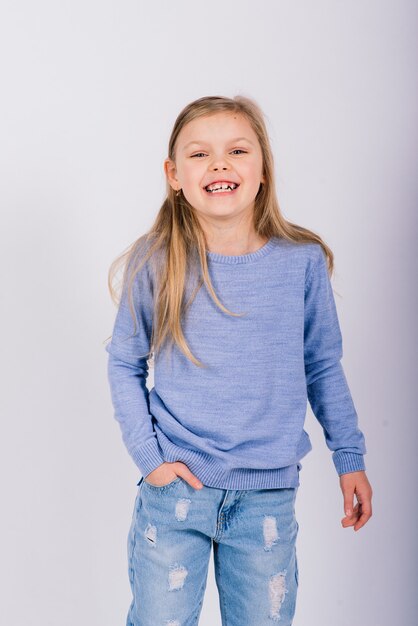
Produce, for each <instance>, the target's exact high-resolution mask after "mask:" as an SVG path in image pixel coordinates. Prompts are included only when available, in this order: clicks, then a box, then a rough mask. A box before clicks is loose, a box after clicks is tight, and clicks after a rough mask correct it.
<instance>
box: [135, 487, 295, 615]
mask: <svg viewBox="0 0 418 626" xmlns="http://www.w3.org/2000/svg"><path fill="white" fill-rule="evenodd" d="M297 490H298V487H291V488H280V489H260V490H257V489H250V490H231V489H217V488H214V487H206V486H204V487H203V488H202V489H194V488H193V487H192V486H191V485H189V484H188V483H187V482H186V481H185V480H184V479H183V478H181V477H179V476H178V477H177V478H176V479H175V480H173V481H172V482H171V483H169V484H168V485H164V486H163V487H156V486H154V485H151V484H150V483H148V482H146V481H145V480H144V478H141V480H140V481H139V483H138V491H137V496H136V499H135V506H134V512H133V516H132V523H131V527H130V530H129V535H128V542H127V543H128V562H129V580H130V584H131V589H132V594H133V600H132V603H131V606H130V608H129V612H128V617H127V621H126V626H197V624H198V623H199V616H200V613H201V609H202V604H203V597H204V592H205V588H206V582H207V573H208V565H209V559H210V552H211V546H212V542H213V550H214V565H215V579H216V585H217V588H218V593H219V604H220V612H221V617H222V625H223V626H273V624H274V622H277V623H278V626H291V624H292V620H293V616H294V613H295V608H296V595H297V588H298V564H297V557H296V538H297V534H298V529H299V525H298V523H297V521H296V517H295V500H296V493H297Z"/></svg>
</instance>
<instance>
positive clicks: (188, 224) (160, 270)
mask: <svg viewBox="0 0 418 626" xmlns="http://www.w3.org/2000/svg"><path fill="white" fill-rule="evenodd" d="M219 112H229V113H238V114H241V115H243V116H245V117H246V119H247V120H248V122H249V123H250V124H251V126H252V128H253V130H254V132H255V133H256V135H257V137H258V141H259V143H260V147H261V151H262V155H263V174H264V177H265V182H264V183H263V184H261V185H260V189H259V191H258V193H257V196H256V198H255V206H254V227H255V230H256V232H257V233H258V235H259V236H260V237H262V238H271V237H281V238H284V239H287V240H288V241H292V242H295V243H313V242H316V243H319V244H320V245H321V246H322V248H323V250H324V253H325V255H326V258H327V263H328V271H329V274H330V275H331V274H332V272H333V267H334V256H333V253H332V251H331V249H330V248H329V247H328V245H327V244H326V243H325V242H324V241H323V240H322V239H321V237H320V236H319V235H317V234H316V233H314V232H313V231H311V230H308V229H307V228H304V227H302V226H299V225H297V224H293V223H291V222H289V221H287V220H286V219H285V218H284V217H283V215H282V214H281V211H280V207H279V203H278V200H277V194H276V187H275V180H274V160H273V154H272V150H271V146H270V140H269V137H268V133H267V129H266V125H265V122H264V116H263V112H262V111H261V109H260V107H259V106H258V105H257V104H256V102H255V101H254V100H252V99H251V98H248V97H246V96H242V95H237V96H235V97H234V98H227V97H223V96H207V97H203V98H199V99H198V100H195V101H193V102H191V103H190V104H188V105H187V106H186V107H185V108H184V109H183V110H182V111H181V112H180V114H179V115H178V117H177V119H176V121H175V123H174V127H173V130H172V133H171V136H170V140H169V145H168V157H169V158H170V159H171V160H172V161H173V162H174V163H175V155H176V142H177V138H178V136H179V133H180V132H181V130H182V128H184V126H185V125H186V124H188V123H189V122H191V121H192V120H195V119H197V118H199V117H203V116H207V115H212V114H215V113H219ZM166 185H167V196H166V198H165V200H164V202H163V204H162V206H161V208H160V210H159V212H158V215H157V217H156V219H155V222H154V224H153V225H152V227H151V229H150V230H149V231H148V232H147V233H146V234H145V235H142V236H141V237H139V239H137V240H135V241H134V242H133V243H132V244H131V245H130V246H129V247H128V249H127V250H125V251H124V252H123V253H122V254H121V255H120V256H119V257H117V258H116V259H115V260H114V261H113V263H112V264H111V266H110V269H109V274H108V286H109V291H110V295H111V298H112V300H113V302H114V303H115V304H117V305H118V304H119V303H120V293H121V292H122V291H123V290H124V288H125V287H126V288H127V294H128V302H129V308H130V312H131V315H132V318H133V320H134V328H135V329H136V315H135V308H134V303H133V296H132V288H133V284H134V281H135V276H136V274H137V273H138V272H139V271H140V270H141V268H142V267H143V265H144V264H145V263H146V262H147V261H148V259H151V261H153V260H156V261H157V262H156V263H155V264H154V265H153V267H154V280H155V285H156V286H155V287H154V292H153V298H154V313H153V324H152V334H151V339H150V351H149V353H148V354H149V358H151V356H152V353H154V356H155V354H157V353H158V352H159V351H160V350H161V348H162V346H163V344H164V342H165V341H166V340H170V344H171V346H172V345H173V344H174V343H175V344H177V346H178V348H179V349H180V350H181V351H182V352H183V354H184V355H185V356H186V357H187V358H188V359H190V360H191V361H192V362H193V363H194V364H195V365H197V366H198V367H202V366H204V365H203V364H202V363H201V362H200V361H199V360H198V359H196V357H195V356H194V355H193V354H192V352H191V350H190V348H189V346H188V344H187V342H186V339H185V337H184V334H183V331H182V326H181V321H182V315H183V313H184V312H185V311H186V309H187V307H188V306H190V304H191V303H192V301H193V299H194V297H195V295H196V293H197V291H198V289H200V287H201V286H202V284H205V285H206V288H207V290H208V292H209V294H210V295H211V296H212V298H213V300H214V302H215V303H216V305H217V306H218V307H219V308H220V309H221V310H222V311H223V312H224V313H226V314H227V315H233V316H237V315H241V314H239V313H238V314H237V313H233V312H232V311H229V310H228V309H227V308H226V307H224V305H223V304H222V303H221V302H220V301H219V299H218V297H217V295H216V293H215V291H214V289H213V286H212V283H211V280H210V276H209V272H208V264H207V258H206V250H207V241H206V237H205V233H204V231H203V229H202V228H201V226H200V223H199V221H198V219H197V217H196V213H195V211H194V209H193V207H192V206H191V205H190V204H189V202H188V201H187V200H186V198H185V196H184V194H183V192H182V191H181V193H180V195H176V192H175V191H174V190H173V188H172V187H171V185H170V184H169V182H168V180H167V181H166ZM144 251H145V254H143V253H144ZM120 267H123V268H124V271H123V279H122V290H121V291H120V292H119V291H117V290H116V288H115V286H114V281H115V275H116V273H117V272H118V270H119V269H120ZM128 268H129V271H128ZM199 270H200V272H199ZM188 272H197V274H196V275H197V276H198V283H197V285H196V289H195V290H194V292H193V293H192V295H191V297H190V298H189V300H188V302H185V286H186V282H187V281H186V278H187V274H188ZM134 332H135V330H134Z"/></svg>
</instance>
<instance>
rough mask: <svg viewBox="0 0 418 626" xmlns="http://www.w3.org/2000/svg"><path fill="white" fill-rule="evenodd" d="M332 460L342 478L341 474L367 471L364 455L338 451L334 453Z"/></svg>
mask: <svg viewBox="0 0 418 626" xmlns="http://www.w3.org/2000/svg"><path fill="white" fill-rule="evenodd" d="M332 460H333V461H334V465H335V469H336V470H337V472H338V474H339V476H341V474H348V473H349V472H359V471H362V470H365V469H366V466H365V464H364V455H363V454H356V453H354V452H344V450H337V451H336V452H334V453H333V455H332Z"/></svg>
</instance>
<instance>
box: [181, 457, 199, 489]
mask: <svg viewBox="0 0 418 626" xmlns="http://www.w3.org/2000/svg"><path fill="white" fill-rule="evenodd" d="M177 474H178V475H179V476H181V477H182V478H184V480H185V481H186V482H188V483H189V485H190V486H191V487H193V489H202V487H203V483H202V482H201V481H200V480H199V479H198V477H197V476H195V475H194V474H193V472H191V471H190V470H189V468H188V467H187V465H185V464H184V463H179V465H178V469H177Z"/></svg>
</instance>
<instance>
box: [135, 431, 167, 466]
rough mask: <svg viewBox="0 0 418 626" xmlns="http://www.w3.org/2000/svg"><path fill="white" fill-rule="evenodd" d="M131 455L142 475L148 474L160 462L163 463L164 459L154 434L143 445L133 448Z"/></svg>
mask: <svg viewBox="0 0 418 626" xmlns="http://www.w3.org/2000/svg"><path fill="white" fill-rule="evenodd" d="M131 456H132V458H133V460H134V462H135V464H136V465H137V466H138V468H139V471H140V472H141V474H142V475H143V476H148V474H150V473H151V472H152V471H153V470H155V469H156V468H157V467H158V466H159V465H161V463H164V460H165V459H164V457H163V455H162V454H161V448H160V447H159V445H158V439H157V436H156V435H155V436H154V437H153V439H150V440H149V441H148V442H147V443H146V444H145V445H144V446H141V447H140V448H138V449H137V450H133V451H132V452H131Z"/></svg>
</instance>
